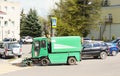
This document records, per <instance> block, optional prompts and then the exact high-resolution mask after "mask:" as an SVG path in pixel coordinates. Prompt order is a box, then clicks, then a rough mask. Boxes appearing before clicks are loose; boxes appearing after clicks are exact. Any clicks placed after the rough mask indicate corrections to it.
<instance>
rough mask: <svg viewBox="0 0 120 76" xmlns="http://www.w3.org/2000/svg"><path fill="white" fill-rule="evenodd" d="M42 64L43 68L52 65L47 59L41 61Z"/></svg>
mask: <svg viewBox="0 0 120 76" xmlns="http://www.w3.org/2000/svg"><path fill="white" fill-rule="evenodd" d="M40 64H41V65H42V66H47V65H49V64H50V61H49V60H48V59H47V58H43V59H42V60H41V61H40Z"/></svg>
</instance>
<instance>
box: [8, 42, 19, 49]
mask: <svg viewBox="0 0 120 76" xmlns="http://www.w3.org/2000/svg"><path fill="white" fill-rule="evenodd" d="M8 48H9V49H12V48H20V45H19V44H14V43H10V44H8Z"/></svg>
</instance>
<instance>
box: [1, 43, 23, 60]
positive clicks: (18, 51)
mask: <svg viewBox="0 0 120 76" xmlns="http://www.w3.org/2000/svg"><path fill="white" fill-rule="evenodd" d="M0 55H1V56H2V57H3V58H6V57H9V56H18V57H19V58H20V57H21V56H22V48H21V46H20V44H19V43H17V42H3V43H0Z"/></svg>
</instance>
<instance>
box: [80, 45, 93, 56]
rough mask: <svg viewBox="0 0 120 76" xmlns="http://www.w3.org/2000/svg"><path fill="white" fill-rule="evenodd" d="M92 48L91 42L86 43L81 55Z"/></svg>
mask: <svg viewBox="0 0 120 76" xmlns="http://www.w3.org/2000/svg"><path fill="white" fill-rule="evenodd" d="M91 49H92V44H91V43H86V44H85V45H84V46H83V50H82V55H89V54H90V52H91Z"/></svg>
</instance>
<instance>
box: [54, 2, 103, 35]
mask: <svg viewBox="0 0 120 76" xmlns="http://www.w3.org/2000/svg"><path fill="white" fill-rule="evenodd" d="M91 1H92V3H89V0H61V1H60V2H59V3H56V5H57V9H53V13H52V14H54V15H55V16H56V17H57V18H58V25H57V35H60V36H61V35H62V36H69V35H79V36H84V37H85V36H87V35H88V34H89V33H90V29H91V28H93V27H94V25H96V24H97V21H98V20H99V17H100V8H101V0H91ZM61 30H62V31H61Z"/></svg>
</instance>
